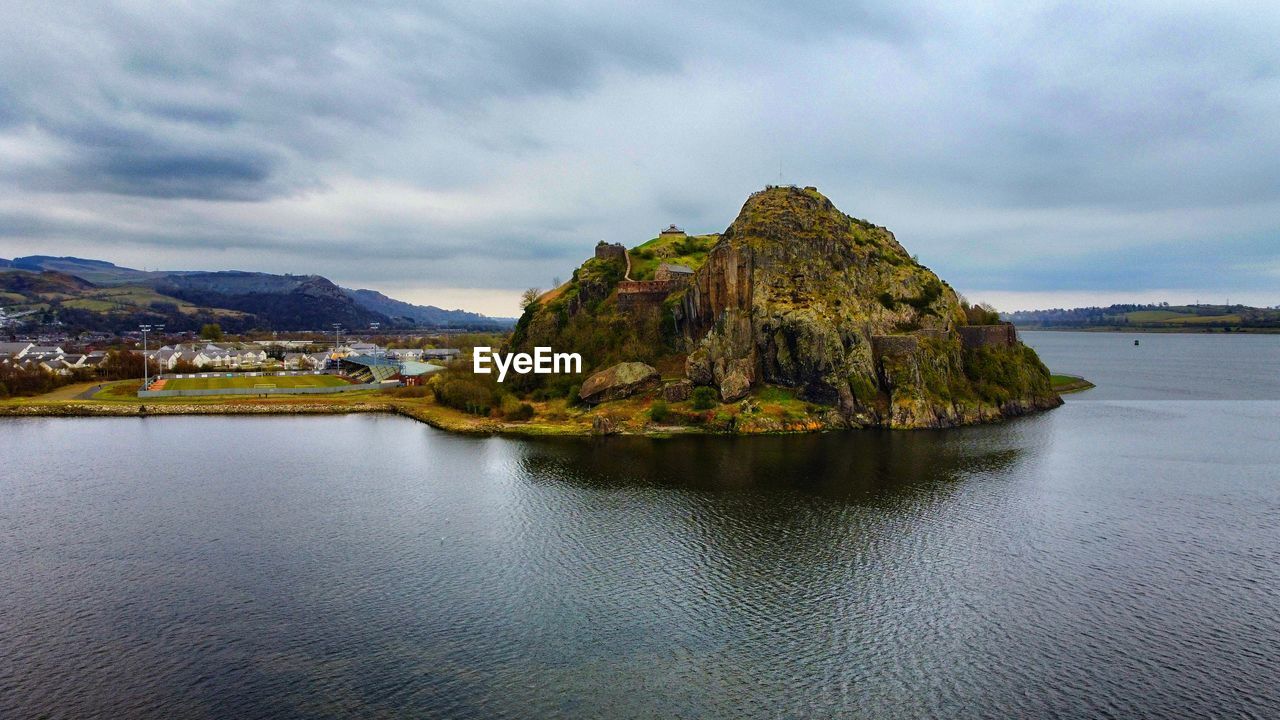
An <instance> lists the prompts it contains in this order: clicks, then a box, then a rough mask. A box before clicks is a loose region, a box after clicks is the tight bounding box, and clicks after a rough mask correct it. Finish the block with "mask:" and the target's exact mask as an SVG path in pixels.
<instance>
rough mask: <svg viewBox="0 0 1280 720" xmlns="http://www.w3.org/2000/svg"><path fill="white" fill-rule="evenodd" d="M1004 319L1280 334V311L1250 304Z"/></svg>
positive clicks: (1042, 324)
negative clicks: (1275, 332)
mask: <svg viewBox="0 0 1280 720" xmlns="http://www.w3.org/2000/svg"><path fill="white" fill-rule="evenodd" d="M1002 317H1003V318H1004V319H1005V320H1009V321H1010V322H1012V323H1014V324H1015V325H1017V326H1018V327H1022V328H1027V329H1045V330H1104V329H1119V330H1156V331H1179V332H1213V331H1227V330H1243V331H1268V332H1270V331H1280V309H1271V308H1256V307H1249V306H1247V305H1169V304H1167V303H1164V304H1158V305H1156V304H1152V305H1108V306H1107V307H1083V308H1070V309H1064V308H1054V309H1051V310H1019V311H1018V312H1013V313H1004V314H1003V315H1002Z"/></svg>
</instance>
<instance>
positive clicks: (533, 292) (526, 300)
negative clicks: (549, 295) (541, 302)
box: [520, 287, 542, 310]
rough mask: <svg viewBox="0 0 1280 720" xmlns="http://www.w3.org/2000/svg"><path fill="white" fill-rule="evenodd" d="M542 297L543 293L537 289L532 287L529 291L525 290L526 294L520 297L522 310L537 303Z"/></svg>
mask: <svg viewBox="0 0 1280 720" xmlns="http://www.w3.org/2000/svg"><path fill="white" fill-rule="evenodd" d="M540 295H542V291H541V290H539V289H538V288H536V287H532V288H529V289H528V290H525V291H524V293H523V294H522V295H521V296H520V309H521V310H524V309H525V308H527V307H529V306H530V305H532V304H534V303H535V302H537V301H538V297H539V296H540Z"/></svg>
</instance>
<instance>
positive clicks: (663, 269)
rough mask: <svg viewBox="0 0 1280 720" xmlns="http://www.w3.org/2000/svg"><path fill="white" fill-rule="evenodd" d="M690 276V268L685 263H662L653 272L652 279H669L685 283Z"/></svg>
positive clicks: (691, 272) (691, 271) (691, 270)
mask: <svg viewBox="0 0 1280 720" xmlns="http://www.w3.org/2000/svg"><path fill="white" fill-rule="evenodd" d="M692 277H693V269H692V268H690V267H688V266H687V265H676V264H675V263H662V264H661V265H659V266H658V269H657V270H655V271H654V273H653V279H654V280H670V281H676V282H680V283H687V282H689V280H690V279H691V278H692Z"/></svg>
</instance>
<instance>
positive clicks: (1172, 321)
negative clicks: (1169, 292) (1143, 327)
mask: <svg viewBox="0 0 1280 720" xmlns="http://www.w3.org/2000/svg"><path fill="white" fill-rule="evenodd" d="M1125 317H1126V318H1127V319H1128V320H1129V322H1131V323H1160V324H1162V325H1237V324H1239V323H1240V322H1241V321H1242V320H1243V318H1241V317H1240V315H1239V314H1237V313H1228V314H1222V315H1196V314H1193V313H1189V312H1177V311H1174V310H1137V311H1134V312H1131V313H1127V314H1126V315H1125Z"/></svg>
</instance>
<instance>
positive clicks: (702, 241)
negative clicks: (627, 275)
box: [631, 234, 720, 280]
mask: <svg viewBox="0 0 1280 720" xmlns="http://www.w3.org/2000/svg"><path fill="white" fill-rule="evenodd" d="M719 239H720V236H719V235H714V234H713V235H690V236H688V239H685V238H684V237H683V236H675V237H671V236H668V237H656V238H654V239H652V240H650V241H648V242H646V243H644V244H642V245H639V246H637V247H635V248H633V249H632V250H631V279H632V280H652V279H653V273H654V272H655V271H656V270H657V269H658V265H660V264H661V263H671V264H673V265H686V266H688V267H689V269H691V270H697V269H698V268H700V267H702V264H703V263H705V262H706V261H707V252H708V251H710V250H711V248H712V246H713V245H715V244H716V241H717V240H719ZM677 246H679V248H678V247H677ZM680 249H684V250H692V251H693V252H683V253H682V252H680V251H679V250H680Z"/></svg>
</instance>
